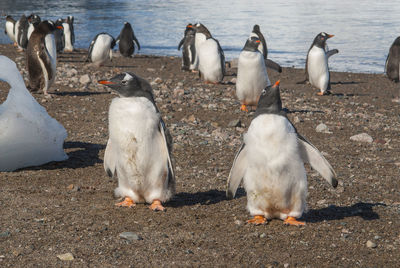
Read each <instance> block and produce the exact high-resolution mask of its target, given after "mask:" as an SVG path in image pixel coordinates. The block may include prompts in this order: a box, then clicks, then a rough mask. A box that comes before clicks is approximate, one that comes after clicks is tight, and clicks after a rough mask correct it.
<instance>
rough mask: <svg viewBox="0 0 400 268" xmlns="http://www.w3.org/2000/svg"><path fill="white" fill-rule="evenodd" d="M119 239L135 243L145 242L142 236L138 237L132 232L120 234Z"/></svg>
mask: <svg viewBox="0 0 400 268" xmlns="http://www.w3.org/2000/svg"><path fill="white" fill-rule="evenodd" d="M119 237H121V238H123V239H126V240H128V241H133V240H143V238H142V237H141V236H140V235H137V234H135V233H132V232H123V233H120V234H119Z"/></svg>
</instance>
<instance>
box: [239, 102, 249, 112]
mask: <svg viewBox="0 0 400 268" xmlns="http://www.w3.org/2000/svg"><path fill="white" fill-rule="evenodd" d="M240 110H241V111H244V112H246V113H248V112H249V110H248V109H247V106H246V104H242V106H240Z"/></svg>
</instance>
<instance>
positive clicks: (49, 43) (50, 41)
mask: <svg viewBox="0 0 400 268" xmlns="http://www.w3.org/2000/svg"><path fill="white" fill-rule="evenodd" d="M44 40H45V44H46V49H47V52H48V53H49V56H50V61H51V70H52V72H53V76H52V77H49V78H48V79H49V81H50V82H49V87H50V85H51V83H52V82H53V81H54V78H55V77H56V70H57V49H56V43H55V41H54V34H47V35H46V37H45V39H44Z"/></svg>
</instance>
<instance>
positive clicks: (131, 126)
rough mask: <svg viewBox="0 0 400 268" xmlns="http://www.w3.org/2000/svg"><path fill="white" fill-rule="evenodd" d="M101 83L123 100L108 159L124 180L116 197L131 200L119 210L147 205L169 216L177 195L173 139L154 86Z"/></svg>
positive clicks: (115, 114)
mask: <svg viewBox="0 0 400 268" xmlns="http://www.w3.org/2000/svg"><path fill="white" fill-rule="evenodd" d="M99 83H100V84H103V85H107V86H109V87H110V88H111V89H112V90H114V91H116V92H117V93H118V94H119V98H114V99H113V100H112V102H111V105H110V109H109V116H108V119H109V128H108V129H109V139H108V142H107V147H106V151H105V155H104V169H105V170H106V172H107V174H108V175H109V176H110V177H114V176H117V177H118V187H117V188H116V189H115V195H116V196H119V197H124V198H125V200H124V201H122V202H121V203H118V204H116V205H117V206H127V207H132V206H134V205H135V203H139V202H147V203H151V206H150V209H152V210H164V209H165V208H164V207H163V206H162V204H161V202H166V201H167V200H169V199H170V198H171V197H172V195H173V194H174V192H175V176H174V169H173V165H172V159H171V157H172V156H171V150H172V138H171V136H170V135H169V133H168V131H167V128H166V127H165V124H164V122H163V120H162V118H161V115H160V112H159V110H158V108H157V106H156V104H155V102H154V98H153V93H152V89H151V86H150V84H149V83H148V82H147V81H146V80H144V79H143V78H140V77H139V76H137V75H135V74H133V73H122V74H119V75H117V76H115V77H113V78H112V79H110V80H101V81H99Z"/></svg>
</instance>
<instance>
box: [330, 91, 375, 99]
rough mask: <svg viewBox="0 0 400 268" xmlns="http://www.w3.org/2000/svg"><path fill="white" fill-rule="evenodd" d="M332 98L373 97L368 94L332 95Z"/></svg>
mask: <svg viewBox="0 0 400 268" xmlns="http://www.w3.org/2000/svg"><path fill="white" fill-rule="evenodd" d="M330 96H333V97H337V98H339V99H342V98H345V99H346V98H349V97H360V96H371V94H367V93H339V92H338V93H331V94H330Z"/></svg>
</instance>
